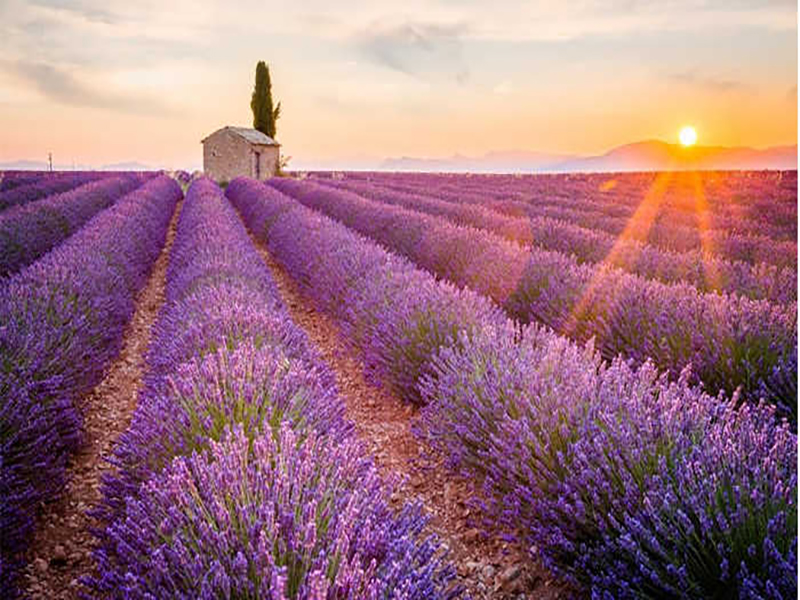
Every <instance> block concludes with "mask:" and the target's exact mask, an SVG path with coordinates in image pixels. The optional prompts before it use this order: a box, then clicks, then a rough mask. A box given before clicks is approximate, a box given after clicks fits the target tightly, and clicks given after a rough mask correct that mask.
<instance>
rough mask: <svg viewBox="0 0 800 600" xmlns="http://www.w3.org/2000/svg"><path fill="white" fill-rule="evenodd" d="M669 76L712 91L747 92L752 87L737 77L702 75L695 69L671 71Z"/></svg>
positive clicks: (676, 80) (691, 85)
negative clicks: (724, 77) (678, 71)
mask: <svg viewBox="0 0 800 600" xmlns="http://www.w3.org/2000/svg"><path fill="white" fill-rule="evenodd" d="M667 78H668V79H669V80H671V81H673V82H675V83H679V84H682V85H686V86H689V87H694V88H700V89H704V90H707V91H710V92H718V93H733V92H745V91H748V90H749V89H750V86H749V85H748V84H746V83H745V82H743V81H739V80H737V79H720V78H717V77H710V76H707V75H701V74H698V73H697V72H695V71H683V72H680V73H670V74H669V75H667Z"/></svg>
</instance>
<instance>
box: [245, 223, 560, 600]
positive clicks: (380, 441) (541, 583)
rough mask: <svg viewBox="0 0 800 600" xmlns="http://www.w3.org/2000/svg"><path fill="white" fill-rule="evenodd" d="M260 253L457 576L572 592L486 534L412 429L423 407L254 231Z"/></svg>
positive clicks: (380, 460)
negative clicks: (378, 368)
mask: <svg viewBox="0 0 800 600" xmlns="http://www.w3.org/2000/svg"><path fill="white" fill-rule="evenodd" d="M252 239H253V242H254V243H255V244H256V247H257V248H258V250H259V252H260V253H261V255H262V257H263V259H264V261H265V262H266V263H267V266H268V267H269V268H270V270H271V271H272V276H273V278H274V279H275V282H276V284H277V286H278V290H279V291H280V294H281V296H282V298H283V301H284V303H285V304H286V306H287V308H288V310H289V314H290V315H291V317H292V319H293V320H294V322H295V323H296V324H297V325H298V326H300V327H302V328H303V329H304V330H305V331H306V333H307V335H308V336H309V339H310V340H311V342H312V343H313V344H315V345H316V346H317V349H318V350H319V351H320V353H321V355H322V357H323V359H324V360H325V361H326V362H327V363H328V365H329V366H330V367H331V369H332V370H333V371H334V373H335V375H336V383H337V386H338V389H339V394H340V396H341V397H342V399H343V401H344V402H345V405H346V409H347V416H348V417H349V418H350V420H352V421H353V422H354V424H355V427H356V432H357V435H358V436H359V438H360V439H361V440H362V442H363V443H364V444H365V445H366V448H367V450H368V451H369V452H370V454H371V456H373V457H374V459H375V462H376V463H377V465H378V467H379V468H380V469H381V471H382V473H383V474H384V475H385V476H388V477H399V478H400V479H401V480H402V481H403V483H402V484H401V485H399V486H398V487H397V489H396V492H395V496H396V499H397V500H398V501H419V502H421V503H422V504H423V506H424V508H425V510H426V512H427V513H428V514H430V516H431V521H430V525H429V528H430V529H431V530H432V531H434V532H435V533H436V534H438V535H439V537H440V538H441V539H442V540H443V542H444V543H445V544H446V545H447V546H448V547H449V548H450V559H451V561H452V562H453V564H455V565H456V568H457V574H458V581H459V583H461V584H462V585H464V586H465V587H466V589H467V591H468V593H469V595H470V596H471V597H472V598H473V599H475V600H478V599H489V598H492V599H500V600H505V599H512V598H513V599H515V600H522V599H534V598H536V599H540V598H541V599H545V600H550V599H557V598H565V597H569V596H570V595H571V592H570V591H569V589H568V587H567V586H566V585H565V584H564V583H563V582H561V581H559V580H557V579H556V578H555V577H553V576H552V575H551V574H550V573H549V572H548V571H547V570H546V569H545V568H544V567H543V566H542V565H540V564H537V563H534V562H533V561H531V559H530V558H529V557H528V555H527V552H525V550H524V549H523V548H521V547H520V546H519V545H517V544H514V543H510V542H506V541H504V540H502V539H500V538H499V537H491V538H486V537H484V536H483V535H482V534H481V533H480V531H479V529H478V528H477V527H476V523H477V521H478V519H479V518H480V517H479V515H478V514H475V513H474V511H473V509H472V508H471V500H472V496H473V493H472V490H471V485H470V483H469V482H467V481H466V480H465V479H463V478H461V477H458V476H455V475H454V474H452V473H451V472H449V471H448V470H447V469H446V467H445V465H444V464H443V461H442V460H441V458H438V457H435V456H432V455H431V453H430V451H429V450H428V449H427V448H426V447H425V446H424V444H423V443H421V442H420V440H419V439H418V438H417V437H416V436H415V435H414V434H413V433H412V429H411V428H412V424H413V421H414V418H415V416H416V413H417V409H416V408H415V407H413V406H411V405H409V404H406V403H403V402H402V401H401V400H400V399H399V398H398V397H397V396H396V395H395V394H394V393H392V391H391V390H387V389H384V388H379V387H376V386H374V385H371V384H369V383H368V382H367V380H366V379H365V377H364V373H363V367H362V363H361V362H360V360H359V357H358V355H357V352H356V351H354V350H353V349H352V348H351V347H349V346H348V345H347V344H346V343H345V341H344V339H343V337H342V334H341V333H340V331H339V328H338V326H337V325H336V323H335V322H334V321H333V320H332V319H331V318H329V317H328V316H327V315H325V314H324V313H322V312H320V311H318V310H316V308H315V307H314V305H313V302H312V301H311V300H310V299H309V298H307V297H305V296H304V295H303V294H302V293H301V292H300V290H299V289H298V287H297V285H296V284H295V282H294V281H293V280H292V278H291V276H290V275H289V274H288V273H287V272H286V270H285V269H284V268H283V267H282V266H281V265H280V263H279V262H278V261H276V260H275V259H274V258H273V257H272V256H271V255H270V253H269V251H268V250H267V249H266V247H265V245H264V244H263V243H262V242H261V241H259V240H257V239H256V238H254V237H253V238H252Z"/></svg>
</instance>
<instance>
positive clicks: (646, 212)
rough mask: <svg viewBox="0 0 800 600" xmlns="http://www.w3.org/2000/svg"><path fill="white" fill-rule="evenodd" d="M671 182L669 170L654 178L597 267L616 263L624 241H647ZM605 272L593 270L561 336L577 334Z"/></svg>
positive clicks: (624, 243) (671, 174)
mask: <svg viewBox="0 0 800 600" xmlns="http://www.w3.org/2000/svg"><path fill="white" fill-rule="evenodd" d="M672 179H673V173H672V172H670V171H666V172H661V173H659V174H658V175H656V177H655V179H654V180H653V183H652V184H650V187H649V188H648V190H647V193H646V194H645V196H644V198H643V199H642V201H641V202H640V203H639V206H638V207H637V208H636V211H634V213H633V215H631V218H630V219H629V220H628V223H627V224H626V226H625V229H624V230H623V231H622V233H620V235H619V236H618V237H617V239H616V241H615V242H614V245H613V246H612V248H611V250H610V251H609V253H608V254H607V255H606V258H605V259H604V261H603V263H601V264H605V265H609V266H613V265H614V264H615V262H616V261H617V260H618V258H619V256H620V254H621V252H622V249H623V247H624V246H627V244H626V242H628V241H631V240H640V241H642V242H646V241H647V235H648V233H649V231H650V229H651V227H652V226H653V223H654V222H655V220H656V218H657V217H658V214H659V212H660V210H661V204H662V201H663V199H664V195H665V194H666V191H667V189H668V188H669V186H670V183H671V182H672ZM606 272H607V271H606V270H605V269H602V268H598V269H596V273H595V275H594V276H593V277H592V280H591V281H590V282H589V283H588V285H587V286H586V289H585V290H584V292H583V294H582V296H581V298H580V299H579V300H578V301H577V302H576V303H575V305H574V306H573V308H572V311H571V312H570V314H569V316H568V317H567V319H566V320H565V322H564V327H563V333H565V334H566V335H574V334H577V333H579V332H578V328H579V327H580V323H581V320H582V319H583V318H584V317H585V316H586V313H587V311H588V310H589V308H590V306H591V303H592V302H593V300H594V298H595V294H596V293H597V290H598V288H599V287H600V286H601V284H602V282H603V280H604V279H605V277H606Z"/></svg>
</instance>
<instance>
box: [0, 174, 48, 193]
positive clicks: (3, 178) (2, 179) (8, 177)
mask: <svg viewBox="0 0 800 600" xmlns="http://www.w3.org/2000/svg"><path fill="white" fill-rule="evenodd" d="M44 176H45V173H44V172H42V171H0V192H7V191H9V190H13V189H14V188H16V187H19V186H21V185H27V184H29V183H33V182H34V181H37V180H38V179H41V178H42V177H44Z"/></svg>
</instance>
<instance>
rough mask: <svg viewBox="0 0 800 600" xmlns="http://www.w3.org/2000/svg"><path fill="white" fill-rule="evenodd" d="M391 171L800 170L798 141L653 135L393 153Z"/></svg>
mask: <svg viewBox="0 0 800 600" xmlns="http://www.w3.org/2000/svg"><path fill="white" fill-rule="evenodd" d="M380 168H381V169H383V170H388V171H446V172H472V173H482V172H483V173H530V172H577V171H665V170H695V169H696V170H715V169H719V170H730V169H796V168H797V146H796V145H794V146H776V147H774V148H766V149H763V150H757V149H754V148H725V147H721V146H693V147H690V148H685V147H683V146H680V145H678V144H668V143H667V142H661V141H657V140H648V141H644V142H636V143H633V144H626V145H624V146H618V147H617V148H614V149H612V150H610V151H608V152H606V153H605V154H603V155H601V156H570V155H563V154H548V153H544V152H526V151H509V152H490V153H488V154H484V155H483V156H479V157H468V156H461V155H455V156H453V157H451V158H441V159H429V158H413V157H402V158H390V159H386V160H384V161H383V162H382V163H381V164H380Z"/></svg>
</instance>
